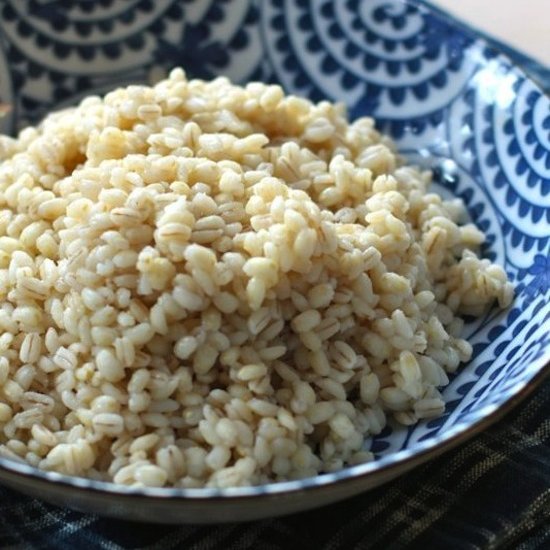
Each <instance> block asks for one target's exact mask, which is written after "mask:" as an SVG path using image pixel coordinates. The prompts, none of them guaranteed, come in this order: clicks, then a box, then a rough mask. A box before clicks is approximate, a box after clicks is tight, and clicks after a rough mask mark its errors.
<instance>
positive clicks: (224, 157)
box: [0, 0, 550, 523]
mask: <svg viewBox="0 0 550 550" xmlns="http://www.w3.org/2000/svg"><path fill="white" fill-rule="evenodd" d="M61 4H62V3H57V2H53V3H45V4H43V5H40V6H35V7H34V8H33V10H32V11H30V12H27V11H25V10H23V8H21V6H20V4H19V3H17V2H15V1H8V2H5V3H4V4H3V5H2V6H1V7H0V9H1V10H2V19H1V20H0V103H1V109H0V113H1V118H0V127H1V130H2V132H3V135H2V136H1V137H0V204H1V208H0V329H1V330H0V482H2V483H4V484H6V485H8V486H11V487H13V488H16V489H18V490H21V491H24V492H27V493H30V494H34V495H37V496H40V497H42V498H46V499H48V500H50V501H51V502H54V503H61V504H63V505H68V506H71V507H74V508H76V509H80V510H86V511H92V512H97V513H103V514H107V515H112V516H117V517H124V518H129V519H142V520H143V519H146V520H150V521H163V522H174V523H176V522H182V521H195V522H213V521H235V520H249V519H254V518H259V517H266V516H270V515H278V514H284V513H290V512H293V511H299V510H304V509H307V508H311V507H315V506H320V505H322V504H326V503H329V502H332V501H336V500H339V499H342V498H345V497H347V496H351V495H353V494H356V493H359V492H361V491H365V490H368V489H369V488H372V487H375V486H377V485H380V484H382V483H384V482H385V481H388V480H390V479H392V478H394V477H396V476H398V475H401V474H404V473H405V472H406V471H408V470H410V469H411V468H413V467H414V466H416V465H418V464H420V463H422V462H424V461H426V460H428V459H430V458H432V457H434V456H436V455H438V454H440V453H443V452H445V451H448V450H450V449H451V448H453V447H454V446H456V445H458V444H460V443H461V442H463V441H464V440H466V439H467V438H469V437H472V436H473V435H475V434H476V433H478V432H479V431H480V430H482V429H484V428H485V427H487V426H488V425H490V424H491V423H493V422H495V421H496V420H497V419H498V418H500V417H501V416H502V415H503V414H504V413H505V412H507V411H508V410H509V409H510V408H511V407H512V406H513V405H514V404H515V403H517V402H518V401H519V400H520V399H521V398H523V397H525V396H526V395H527V394H528V393H529V392H530V391H531V390H532V389H533V388H534V387H535V385H536V384H537V383H538V382H539V381H540V380H541V379H542V378H543V377H544V376H545V374H547V372H548V368H547V366H548V363H549V360H550V336H549V331H548V322H549V318H550V301H549V297H550V255H549V254H550V248H549V246H550V141H549V137H548V128H549V127H550V101H549V99H548V97H547V96H546V95H545V94H544V92H542V91H541V90H540V88H538V86H537V85H536V84H535V83H534V82H533V81H532V80H530V79H529V78H528V77H527V76H526V75H525V74H524V73H523V72H522V71H521V70H520V69H519V68H517V67H516V66H514V65H513V63H512V62H511V61H510V60H509V59H508V58H506V57H504V56H502V55H499V54H498V53H497V52H495V51H493V50H492V49H491V48H490V47H489V46H488V45H487V43H486V42H485V41H484V40H483V39H482V38H480V37H477V36H476V35H475V33H473V32H471V31H470V30H468V29H466V28H464V27H463V26H461V25H459V24H458V23H455V22H453V21H452V20H450V19H447V18H446V17H445V16H444V15H441V14H438V13H435V12H433V11H432V9H431V8H430V7H428V6H427V5H425V4H423V3H421V2H413V1H411V2H406V3H404V2H400V1H395V2H387V1H384V2H382V1H379V0H368V1H363V2H360V1H357V0H350V1H347V2H342V3H340V2H333V1H329V0H323V1H322V2H318V3H307V2H282V1H275V0H274V1H269V2H262V3H256V2H237V1H235V2H224V3H219V2H210V1H209V2H175V1H174V2H158V3H153V2H146V1H145V2H136V3H131V5H130V4H126V3H116V2H113V1H104V2H98V3H86V2H83V3H80V2H64V3H63V6H61ZM21 5H22V4H21Z"/></svg>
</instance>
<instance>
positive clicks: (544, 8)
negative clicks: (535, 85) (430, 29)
mask: <svg viewBox="0 0 550 550" xmlns="http://www.w3.org/2000/svg"><path fill="white" fill-rule="evenodd" d="M432 4H433V5H435V6H437V7H440V8H442V9H445V10H447V11H448V12H449V13H451V14H453V15H455V16H457V17H459V18H460V19H462V20H463V21H464V22H466V23H469V24H471V25H472V26H474V27H475V28H477V29H479V30H481V31H484V32H486V33H488V34H490V35H491V36H492V37H494V38H496V39H497V40H502V41H505V42H506V43H508V44H509V45H510V46H513V47H515V48H517V49H518V50H520V51H522V52H523V53H526V54H529V55H531V56H532V57H534V58H535V59H537V60H538V61H540V62H541V63H544V64H545V65H546V66H547V67H550V11H549V10H550V2H549V1H548V0H523V1H521V2H518V0H499V1H498V2H496V1H495V0H460V2H457V1H456V0H433V1H432Z"/></svg>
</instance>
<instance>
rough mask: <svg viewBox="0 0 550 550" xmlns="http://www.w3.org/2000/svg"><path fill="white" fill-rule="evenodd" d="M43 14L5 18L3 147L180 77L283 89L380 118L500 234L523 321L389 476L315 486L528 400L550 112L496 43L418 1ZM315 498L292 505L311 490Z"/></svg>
mask: <svg viewBox="0 0 550 550" xmlns="http://www.w3.org/2000/svg"><path fill="white" fill-rule="evenodd" d="M28 4H29V2H19V1H16V0H6V1H5V2H4V3H3V5H2V6H1V7H0V10H1V13H2V16H1V21H0V102H2V103H7V104H9V105H11V106H12V110H11V112H10V113H9V114H8V116H5V117H4V118H3V119H0V124H1V129H2V131H3V132H5V133H10V132H11V133H13V132H15V131H16V129H18V128H21V127H24V126H25V125H27V124H30V123H33V124H34V123H36V122H37V121H39V120H40V119H41V118H42V117H43V116H44V115H46V114H47V113H48V112H50V111H52V110H54V109H57V108H61V107H65V106H68V105H71V104H74V103H75V102H77V101H78V100H79V98H82V97H85V96H87V95H90V94H101V93H104V92H106V91H108V90H110V89H112V88H114V87H117V86H121V85H127V84H130V83H143V82H146V83H152V82H155V81H157V80H158V79H160V78H162V77H163V76H165V75H166V74H167V72H168V70H169V69H170V68H171V67H173V66H182V67H183V68H184V69H185V70H186V72H187V74H188V76H189V77H200V78H207V79H208V78H212V77H215V76H216V75H220V74H223V75H226V76H229V77H230V78H231V79H232V80H233V81H235V82H237V83H245V82H248V81H251V80H261V81H264V82H278V83H280V84H282V85H283V87H284V88H285V90H286V91H287V92H288V93H295V94H297V95H302V96H306V97H309V98H311V99H313V100H321V99H330V100H332V101H343V102H345V103H346V105H347V106H348V108H349V112H350V117H351V118H355V117H358V116H362V115H372V116H374V117H375V118H376V120H377V124H378V126H379V128H381V129H382V130H384V131H386V132H388V133H389V134H390V135H391V136H392V137H393V138H394V139H395V140H396V142H397V144H398V147H399V148H400V150H401V151H402V152H403V154H404V155H405V156H406V157H407V158H408V159H410V160H411V161H413V162H415V163H418V164H421V165H422V166H426V167H430V168H432V169H433V170H434V180H435V184H434V185H435V187H436V188H437V189H439V190H440V191H441V192H442V193H443V194H445V193H447V194H449V193H450V194H452V195H455V196H458V197H460V198H462V199H463V201H464V203H465V204H466V206H467V209H468V212H469V215H470V217H471V219H472V220H473V221H474V222H475V223H476V225H477V226H478V227H479V228H480V229H481V230H482V231H484V233H485V234H486V235H487V244H486V248H485V250H484V255H485V257H487V258H489V259H491V260H492V261H495V262H496V263H498V264H500V265H503V266H505V268H506V271H507V273H508V276H509V278H510V280H511V281H513V282H514V284H515V287H516V297H515V300H514V303H513V304H512V306H511V307H510V308H509V309H508V310H506V311H496V310H495V311H490V312H488V313H487V314H486V315H485V317H483V319H481V320H477V321H475V322H471V323H468V324H467V326H466V329H465V330H466V334H467V337H468V339H469V341H470V342H471V343H472V344H473V346H474V359H473V360H472V361H471V362H470V363H469V364H468V365H467V366H465V367H463V368H461V369H460V371H459V373H458V374H457V375H456V376H455V377H454V379H453V380H452V381H451V383H450V385H449V386H448V387H447V388H445V390H444V392H443V395H444V397H445V399H446V401H447V408H446V411H445V413H444V414H443V416H441V417H439V418H436V419H433V420H429V421H424V422H421V423H419V424H418V425H416V426H413V427H410V428H408V429H407V428H404V427H399V428H397V427H395V426H391V425H390V426H388V427H386V429H385V430H384V431H383V432H382V433H381V434H380V435H378V436H376V437H375V438H374V439H373V440H372V441H369V442H368V444H369V445H371V448H372V450H373V452H374V453H375V454H376V455H378V456H379V457H381V459H380V460H379V461H378V462H375V463H374V464H370V465H363V466H357V467H353V468H349V469H348V470H346V471H345V472H343V473H341V474H331V475H330V476H328V477H327V476H320V478H319V480H318V481H313V480H312V481H311V483H310V485H315V484H321V485H322V484H326V483H332V482H333V481H336V480H338V479H339V478H340V477H346V476H347V477H350V476H351V477H353V476H361V475H363V474H370V473H373V472H375V471H376V470H377V469H382V468H385V467H387V466H388V465H389V464H392V463H397V462H399V461H404V460H406V459H407V458H409V457H410V456H412V455H414V454H415V453H417V452H420V451H421V450H423V449H428V448H435V447H436V446H437V445H438V444H440V443H443V442H445V441H447V440H450V439H451V437H452V436H454V435H456V434H458V433H461V432H464V431H466V430H468V429H470V428H472V427H473V426H475V425H476V423H479V422H480V421H482V420H483V418H485V417H486V416H488V415H490V414H491V413H492V412H494V411H495V410H496V409H498V408H499V407H500V406H502V405H503V404H504V403H506V402H507V401H509V400H510V399H511V398H512V397H514V396H515V395H517V394H518V393H519V392H520V391H521V390H522V389H523V388H524V387H525V386H527V385H528V384H529V383H530V381H531V380H532V379H533V378H534V377H535V375H536V374H537V373H539V371H541V369H543V367H544V365H545V364H546V363H547V362H548V361H549V359H550V334H549V332H550V331H549V330H548V320H549V318H550V307H549V297H550V250H549V242H550V102H549V100H548V97H546V96H545V95H544V93H543V92H542V91H541V90H540V89H539V88H538V87H537V86H536V85H535V84H534V83H533V82H531V81H530V80H529V79H528V78H527V77H526V76H525V75H524V74H522V73H521V71H519V70H518V69H517V68H515V67H513V66H512V64H511V63H510V62H509V60H508V59H506V58H504V57H502V56H498V55H496V54H495V52H493V51H492V50H491V49H490V48H488V47H487V45H486V43H485V42H484V41H483V40H480V39H476V38H475V37H474V35H472V34H470V33H469V32H468V31H466V30H464V29H463V28H461V27H458V26H456V25H455V24H454V23H453V22H451V21H450V20H447V19H446V18H444V17H442V16H440V15H437V14H435V13H434V12H433V11H432V10H431V9H430V8H429V7H427V6H425V5H424V4H422V3H418V2H410V3H409V2H408V3H403V2H400V1H387V0H367V1H359V0H345V1H343V2H337V1H331V0H321V1H319V2H313V1H311V2H307V1H290V0H271V1H266V2H255V1H252V0H250V1H240V0H233V1H226V2H216V1H213V0H209V1H205V2H180V1H176V0H174V1H169V0H165V1H162V2H154V3H153V2H148V1H139V2H138V1H136V2H128V3H126V2H124V3H123V2H115V1H103V2H96V3H91V2H88V3H84V2H82V3H80V2H76V1H75V2H50V3H48V4H47V5H46V4H44V5H43V7H42V8H40V9H39V8H36V9H34V10H33V11H32V12H29V11H28ZM62 4H63V6H65V7H62ZM66 6H69V7H66ZM0 465H4V466H6V467H8V468H9V467H10V466H9V465H8V464H7V463H6V461H5V460H4V459H0ZM31 470H32V469H31V468H29V471H31ZM41 475H42V474H41ZM43 475H44V476H46V477H47V476H50V477H49V479H61V478H63V476H56V475H50V474H43ZM86 483H89V486H91V485H93V483H92V482H84V481H82V480H81V481H79V482H78V484H77V485H80V486H86ZM300 483H301V482H300ZM300 483H298V484H297V485H292V484H291V485H289V486H284V485H285V484H283V487H281V491H283V490H290V489H292V490H294V489H296V488H299V487H305V486H307V485H308V484H307V483H306V484H303V483H302V485H300ZM103 485H105V486H107V485H108V484H98V486H103ZM110 488H111V489H113V487H112V486H111V487H110ZM162 491H163V490H156V491H153V492H152V493H151V494H156V495H158V494H161V493H162ZM243 491H244V490H243ZM254 491H256V494H260V493H261V492H262V491H263V492H272V491H277V489H274V488H273V486H272V487H271V488H270V487H269V486H264V487H263V488H257V489H253V490H252V493H250V494H253V493H254ZM176 493H177V491H175V490H166V494H167V495H168V494H170V495H175V494H176ZM199 493H200V490H199ZM199 493H197V494H199ZM245 493H247V491H244V492H243V494H245ZM180 494H182V495H183V494H187V493H185V491H180ZM192 494H193V491H191V493H188V494H187V495H188V496H189V495H191V496H192ZM203 494H204V495H205V496H208V495H210V494H211V493H210V492H208V491H206V492H204V493H203ZM219 494H223V491H222V492H221V493H219ZM227 494H233V493H231V492H228V493H227ZM234 494H238V491H237V493H234ZM247 494H248V493H247Z"/></svg>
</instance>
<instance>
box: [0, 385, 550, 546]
mask: <svg viewBox="0 0 550 550" xmlns="http://www.w3.org/2000/svg"><path fill="white" fill-rule="evenodd" d="M404 547H407V548H408V547H414V548H416V547H424V548H434V549H438V548H445V549H448V550H452V549H454V548H457V549H458V548H460V549H464V548H499V549H500V548H510V549H532V548H540V549H542V548H550V380H547V381H546V382H545V383H544V384H543V385H542V386H541V387H540V388H539V389H538V390H536V393H534V394H533V395H532V396H530V397H529V398H528V399H527V401H526V402H525V403H523V404H522V405H520V406H519V407H518V408H517V409H515V410H514V411H513V412H512V413H510V414H509V415H508V416H507V417H506V418H505V419H504V420H503V421H501V422H500V423H499V424H498V425H496V426H493V427H492V428H490V429H488V430H487V431H486V432H484V433H483V434H482V435H480V436H478V437H476V438H475V439H473V440H472V441H471V442H469V443H467V444H465V445H463V446H462V447H459V448H458V449H457V450H454V451H451V452H450V453H447V454H446V455H444V456H443V457H441V458H439V459H437V460H435V461H432V462H429V463H427V464H426V465H424V466H421V467H420V468H418V469H416V470H413V471H412V472H410V473H409V474H406V475H405V476H403V477H402V478H400V479H398V480H396V481H394V482H392V483H390V484H387V485H385V486H383V487H380V488H378V489H376V490H374V491H371V492H368V493H365V494H363V495H361V496H359V497H356V498H353V499H350V500H347V501H344V502H341V503H338V504H335V505H331V506H327V507H325V508H321V509H318V510H312V511H310V512H305V513H301V514H295V515H293V516H289V517H284V518H279V519H269V520H263V521H257V522H249V523H241V524H223V525H217V526H193V525H186V526H166V525H146V524H135V523H130V522H125V521H116V520H110V519H105V518H99V517H96V516H89V515H85V514H80V513H77V512H72V511H69V510H63V509H60V508H57V507H54V506H50V505H48V504H45V503H43V502H40V501H38V500H34V499H31V498H27V497H24V496H21V495H18V494H16V493H14V492H12V491H10V490H7V489H3V488H0V548H2V549H11V548H13V549H19V548H22V549H27V548H29V549H50V548H51V549H56V550H64V549H67V550H69V549H70V550H73V549H88V548H90V549H92V548H101V549H105V550H119V549H127V548H140V549H148V550H149V549H150V550H153V549H158V550H167V549H170V548H185V549H186V550H192V549H197V550H208V549H215V550H218V549H224V550H231V549H235V550H243V549H261V550H279V549H281V550H283V549H284V550H287V549H292V548H300V549H302V550H308V549H319V550H343V549H346V550H352V549H363V548H367V549H368V548H384V549H391V548H404Z"/></svg>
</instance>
